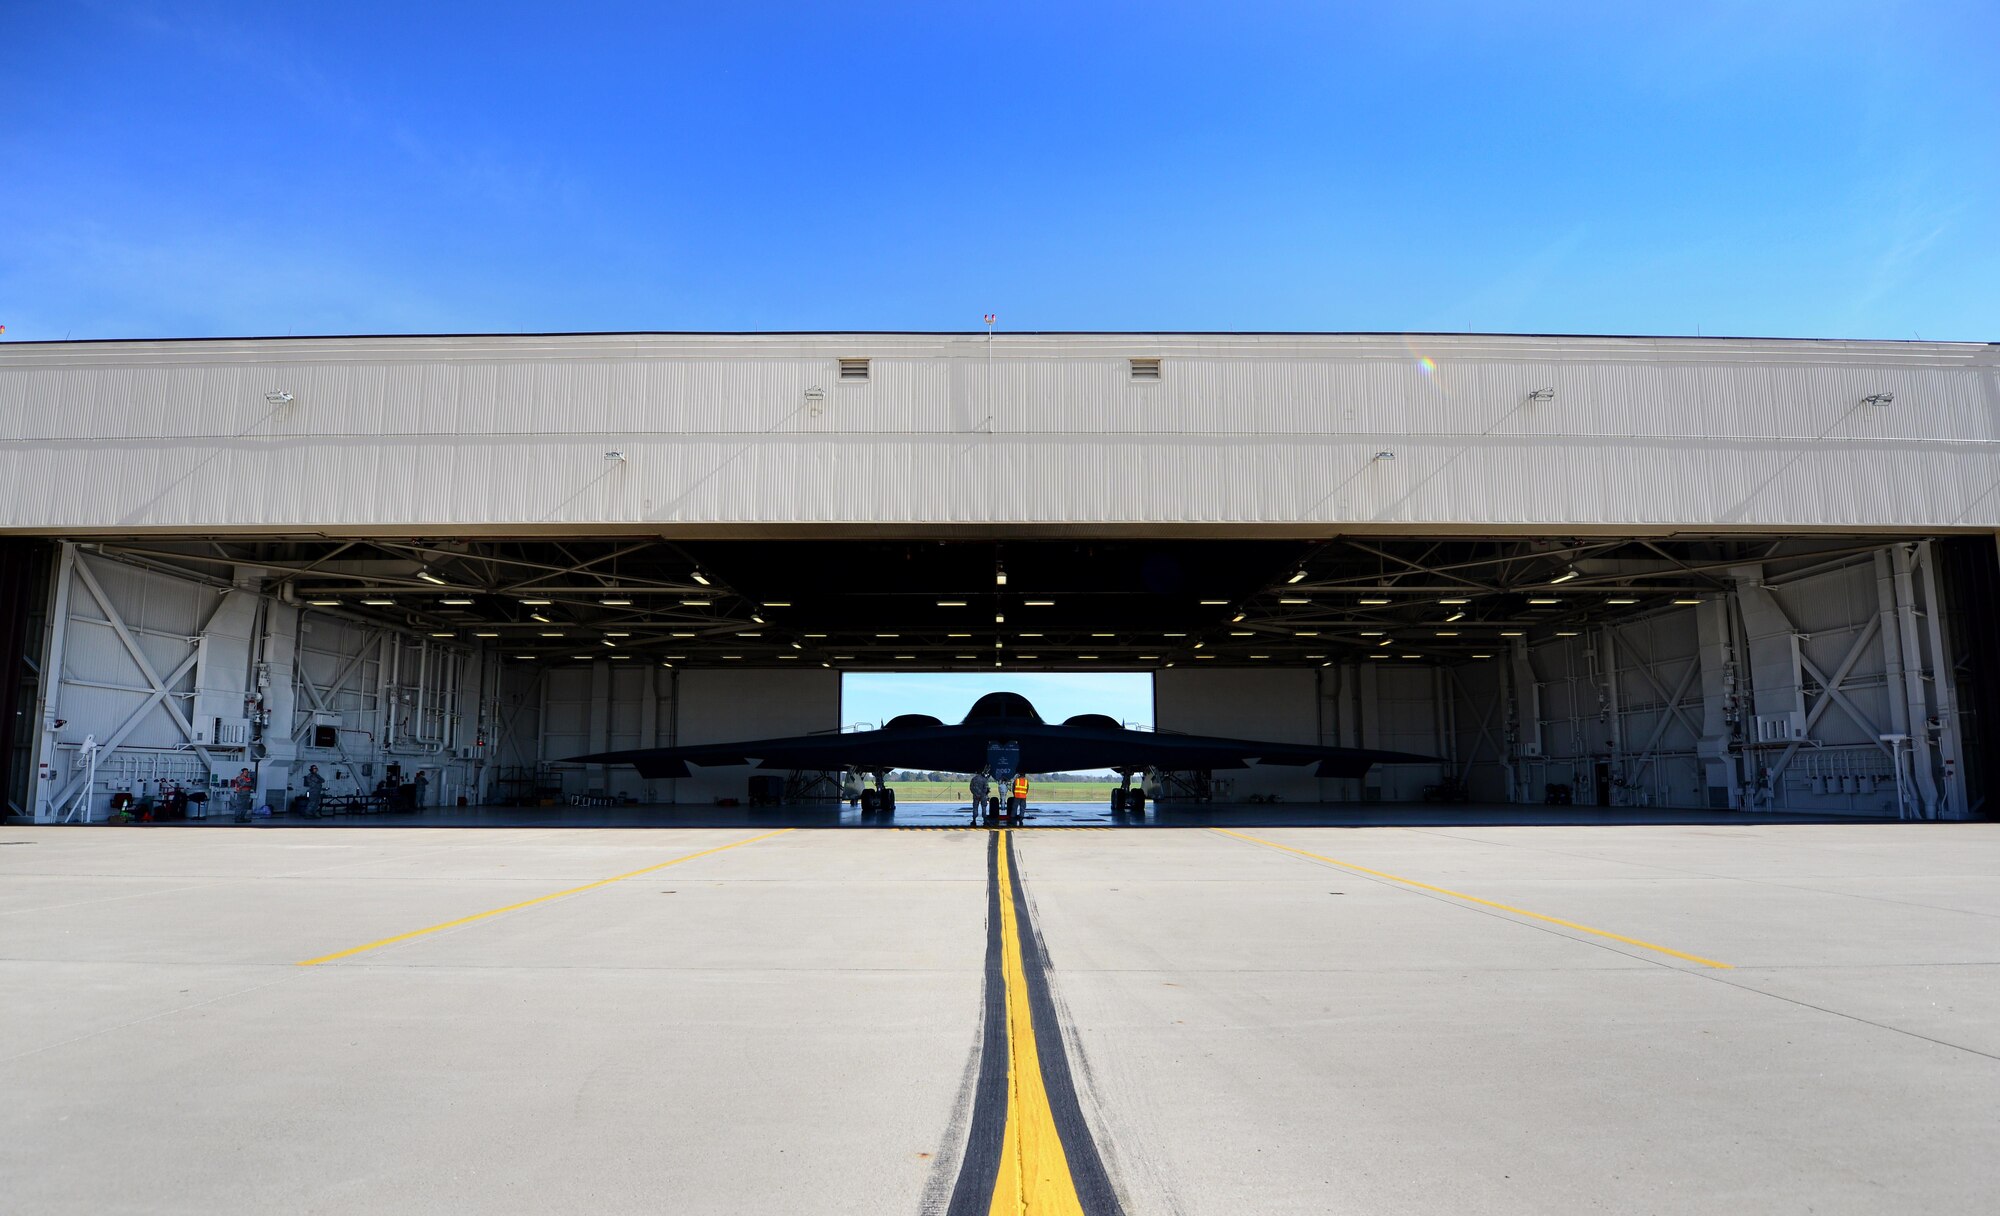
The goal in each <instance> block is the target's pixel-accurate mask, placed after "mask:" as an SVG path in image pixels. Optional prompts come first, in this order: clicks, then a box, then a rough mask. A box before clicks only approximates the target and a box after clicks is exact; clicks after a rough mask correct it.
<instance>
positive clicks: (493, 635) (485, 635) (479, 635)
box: [472, 633, 500, 638]
mask: <svg viewBox="0 0 2000 1216" xmlns="http://www.w3.org/2000/svg"><path fill="white" fill-rule="evenodd" d="M472 636H473V637H476V638H497V637H499V636H500V635H499V634H497V633H475V634H473V635H472Z"/></svg>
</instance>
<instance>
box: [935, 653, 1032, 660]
mask: <svg viewBox="0 0 2000 1216" xmlns="http://www.w3.org/2000/svg"><path fill="white" fill-rule="evenodd" d="M951 657H952V658H954V659H976V658H978V657H979V656H978V655H976V654H955V655H953V656H951ZM1021 657H1022V658H1024V659H1032V658H1034V657H1035V656H1034V655H1031V654H1024V655H1022V656H1021Z"/></svg>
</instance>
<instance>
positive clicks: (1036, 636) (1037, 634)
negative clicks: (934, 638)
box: [953, 633, 1042, 638]
mask: <svg viewBox="0 0 2000 1216" xmlns="http://www.w3.org/2000/svg"><path fill="white" fill-rule="evenodd" d="M953 636H956V635H953ZM967 636H968V637H969V636H971V635H970V634H968V635H967ZM1021 636H1022V637H1024V638H1038V637H1041V636H1042V635H1041V634H1039V633H1024V634H1022V635H1021Z"/></svg>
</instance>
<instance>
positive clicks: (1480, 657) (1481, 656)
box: [1472, 654, 1493, 659]
mask: <svg viewBox="0 0 2000 1216" xmlns="http://www.w3.org/2000/svg"><path fill="white" fill-rule="evenodd" d="M1472 657H1473V658H1475V659H1490V658H1492V657H1493V656H1492V655H1490V654H1476V655H1473V656H1472Z"/></svg>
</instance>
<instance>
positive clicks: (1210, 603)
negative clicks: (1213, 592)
mask: <svg viewBox="0 0 2000 1216" xmlns="http://www.w3.org/2000/svg"><path fill="white" fill-rule="evenodd" d="M1201 603H1202V607H1204V608H1221V607H1224V606H1226V605H1227V604H1228V603H1229V601H1228V600H1203V601H1202V602H1201Z"/></svg>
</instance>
